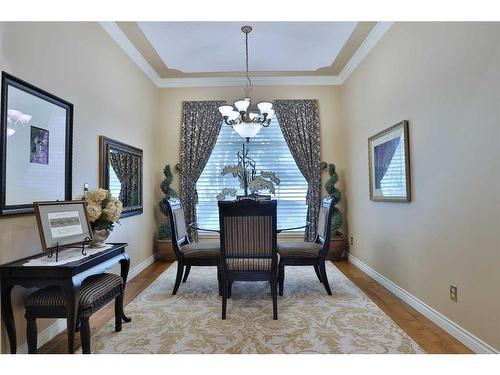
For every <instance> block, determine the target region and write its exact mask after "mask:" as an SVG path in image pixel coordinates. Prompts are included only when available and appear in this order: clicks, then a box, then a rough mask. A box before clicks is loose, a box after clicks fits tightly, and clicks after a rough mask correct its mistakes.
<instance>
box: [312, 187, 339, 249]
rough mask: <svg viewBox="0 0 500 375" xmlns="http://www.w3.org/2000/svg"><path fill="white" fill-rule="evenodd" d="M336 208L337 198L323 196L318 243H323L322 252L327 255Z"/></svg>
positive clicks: (317, 236)
mask: <svg viewBox="0 0 500 375" xmlns="http://www.w3.org/2000/svg"><path fill="white" fill-rule="evenodd" d="M334 210H335V200H334V199H333V198H331V197H326V198H323V200H322V201H321V207H320V209H319V217H318V230H317V235H316V243H320V244H322V245H323V248H322V249H321V252H320V254H321V255H322V256H323V257H326V255H327V254H328V251H329V249H330V237H331V233H332V217H333V211H334Z"/></svg>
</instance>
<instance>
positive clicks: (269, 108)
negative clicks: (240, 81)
mask: <svg viewBox="0 0 500 375" xmlns="http://www.w3.org/2000/svg"><path fill="white" fill-rule="evenodd" d="M241 31H242V32H243V33H244V34H245V52H246V60H245V63H246V78H247V90H246V93H247V96H246V97H245V98H243V99H240V100H237V101H236V102H234V107H233V106H231V105H223V106H220V107H219V111H220V113H221V114H222V117H223V118H224V122H225V123H226V124H227V125H229V126H231V127H232V128H233V129H234V130H235V131H236V132H237V133H238V134H239V135H240V136H241V137H242V138H245V139H246V140H247V142H248V141H249V140H250V138H252V137H255V136H256V135H257V134H258V133H259V131H260V129H261V128H262V127H263V126H264V127H268V126H269V124H270V123H271V118H272V117H273V116H274V110H273V105H272V103H269V102H260V103H258V104H257V108H258V110H259V111H260V113H257V112H252V111H251V107H250V101H251V100H250V96H249V92H250V90H251V88H252V81H251V80H250V77H249V75H248V34H249V33H250V32H251V31H252V26H248V25H245V26H242V27H241Z"/></svg>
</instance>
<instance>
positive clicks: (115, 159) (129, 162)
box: [109, 152, 139, 207]
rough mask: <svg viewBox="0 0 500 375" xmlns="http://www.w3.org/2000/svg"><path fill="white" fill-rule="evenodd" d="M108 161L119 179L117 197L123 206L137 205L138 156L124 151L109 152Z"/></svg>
mask: <svg viewBox="0 0 500 375" xmlns="http://www.w3.org/2000/svg"><path fill="white" fill-rule="evenodd" d="M109 161H110V163H111V166H112V167H113V169H114V171H115V173H116V176H117V177H118V180H119V181H120V185H121V187H120V195H119V197H118V199H119V200H120V202H122V204H123V207H131V206H137V205H139V202H138V198H139V197H138V193H139V189H138V182H139V181H138V179H137V178H138V168H139V163H138V158H137V157H136V156H135V155H132V154H129V153H126V152H110V153H109Z"/></svg>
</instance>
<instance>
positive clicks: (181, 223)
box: [172, 208, 187, 241]
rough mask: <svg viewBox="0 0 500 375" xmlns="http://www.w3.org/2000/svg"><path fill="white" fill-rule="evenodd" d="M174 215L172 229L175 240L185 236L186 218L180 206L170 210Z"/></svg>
mask: <svg viewBox="0 0 500 375" xmlns="http://www.w3.org/2000/svg"><path fill="white" fill-rule="evenodd" d="M172 213H173V216H174V227H175V228H174V230H175V234H176V236H177V240H178V241H179V240H182V239H183V238H184V237H186V236H187V230H186V219H185V218H184V210H183V209H182V208H177V209H175V210H173V211H172Z"/></svg>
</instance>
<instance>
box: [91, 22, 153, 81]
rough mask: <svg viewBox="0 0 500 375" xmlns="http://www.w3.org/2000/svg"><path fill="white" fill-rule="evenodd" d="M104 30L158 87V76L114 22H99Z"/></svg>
mask: <svg viewBox="0 0 500 375" xmlns="http://www.w3.org/2000/svg"><path fill="white" fill-rule="evenodd" d="M99 24H100V25H101V26H102V28H103V29H104V30H106V32H107V33H108V34H109V35H110V36H111V38H113V40H114V41H115V42H116V43H118V45H119V46H120V47H121V48H122V49H123V51H125V53H126V54H127V55H128V56H129V57H130V58H131V59H132V61H133V62H135V63H136V65H137V66H138V67H139V68H140V69H141V70H142V71H143V72H144V73H145V74H146V75H147V76H148V77H149V79H150V80H151V81H153V83H155V84H156V85H157V86H158V81H159V80H160V76H159V75H158V73H156V71H155V70H154V69H153V67H152V66H151V65H150V64H149V63H148V62H147V61H146V59H145V58H144V56H142V54H141V53H140V52H139V51H138V50H137V48H135V46H134V45H133V44H132V42H131V41H130V40H129V39H128V38H127V36H126V35H125V33H124V32H123V31H122V30H121V29H120V27H119V26H118V25H117V24H116V22H99Z"/></svg>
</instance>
